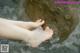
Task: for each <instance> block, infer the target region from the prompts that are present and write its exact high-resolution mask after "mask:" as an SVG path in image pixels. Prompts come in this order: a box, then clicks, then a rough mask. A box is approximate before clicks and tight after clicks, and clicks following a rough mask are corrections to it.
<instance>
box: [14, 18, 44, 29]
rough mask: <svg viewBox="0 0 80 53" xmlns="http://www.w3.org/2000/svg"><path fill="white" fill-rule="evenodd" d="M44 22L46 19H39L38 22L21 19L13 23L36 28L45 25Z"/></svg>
mask: <svg viewBox="0 0 80 53" xmlns="http://www.w3.org/2000/svg"><path fill="white" fill-rule="evenodd" d="M44 22H45V21H44V20H41V19H39V20H37V21H36V22H20V21H19V22H18V21H17V22H14V23H13V24H15V25H17V26H19V27H22V28H25V29H34V28H37V27H40V26H41V25H43V24H44Z"/></svg>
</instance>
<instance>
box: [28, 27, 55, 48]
mask: <svg viewBox="0 0 80 53" xmlns="http://www.w3.org/2000/svg"><path fill="white" fill-rule="evenodd" d="M52 35H53V30H52V29H50V28H49V27H46V29H45V30H42V28H41V29H37V30H35V31H34V33H33V34H32V36H31V39H30V40H29V44H28V46H31V47H38V46H39V45H40V44H41V43H42V42H44V41H45V40H48V39H50V38H51V37H52Z"/></svg>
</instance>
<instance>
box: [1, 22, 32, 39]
mask: <svg viewBox="0 0 80 53" xmlns="http://www.w3.org/2000/svg"><path fill="white" fill-rule="evenodd" d="M31 33H32V32H31V31H29V30H26V29H24V28H20V27H17V26H16V25H12V24H10V23H6V22H1V21H0V37H3V38H7V39H15V40H23V39H24V38H25V36H26V39H27V40H28V39H29V38H30V37H29V36H30V34H31Z"/></svg>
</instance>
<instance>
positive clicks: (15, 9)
mask: <svg viewBox="0 0 80 53" xmlns="http://www.w3.org/2000/svg"><path fill="white" fill-rule="evenodd" d="M19 2H20V0H0V17H4V18H7V19H13V20H22V18H21V17H20V16H19V15H21V14H20V12H22V11H20V9H19V8H20V7H19V6H18V5H19ZM76 13H77V15H79V14H80V12H79V11H78V12H76ZM17 17H18V18H17ZM78 17H79V18H80V16H78ZM57 40H59V38H56V39H55V40H54V39H52V40H51V41H50V42H49V43H48V42H46V43H43V44H41V46H40V47H38V48H31V47H28V46H26V45H25V44H24V43H23V42H22V41H13V40H8V41H9V45H10V51H9V53H80V22H79V24H78V25H77V26H76V28H75V30H74V31H73V32H72V33H71V34H70V36H69V37H68V38H67V40H65V41H64V42H63V43H57V42H56V41H57Z"/></svg>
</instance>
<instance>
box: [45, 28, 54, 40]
mask: <svg viewBox="0 0 80 53" xmlns="http://www.w3.org/2000/svg"><path fill="white" fill-rule="evenodd" d="M45 32H46V39H49V38H51V37H52V35H53V30H52V29H50V28H49V27H46V29H45Z"/></svg>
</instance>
